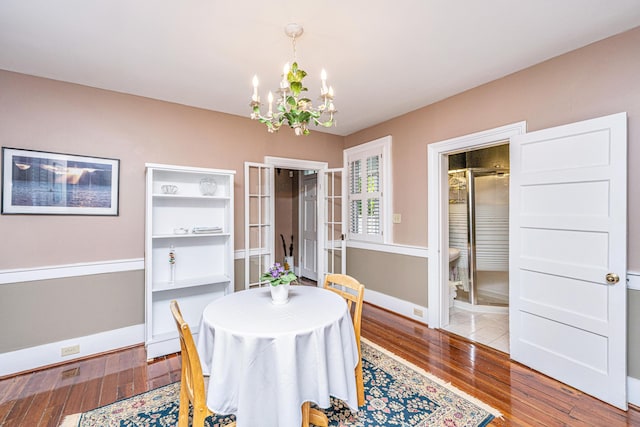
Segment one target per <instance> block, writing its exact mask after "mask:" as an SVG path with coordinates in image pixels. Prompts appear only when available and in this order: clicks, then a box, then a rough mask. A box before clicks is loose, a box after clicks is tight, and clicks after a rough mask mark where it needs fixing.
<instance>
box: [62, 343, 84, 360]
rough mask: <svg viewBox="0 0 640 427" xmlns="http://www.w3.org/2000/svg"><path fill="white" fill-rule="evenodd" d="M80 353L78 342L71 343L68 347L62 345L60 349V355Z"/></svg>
mask: <svg viewBox="0 0 640 427" xmlns="http://www.w3.org/2000/svg"><path fill="white" fill-rule="evenodd" d="M78 353H80V344H76V345H72V346H69V347H62V348H61V349H60V356H62V357H64V356H71V355H72V354H78Z"/></svg>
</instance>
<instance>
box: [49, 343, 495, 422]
mask: <svg viewBox="0 0 640 427" xmlns="http://www.w3.org/2000/svg"><path fill="white" fill-rule="evenodd" d="M362 358H363V367H364V370H363V373H364V387H365V400H366V402H365V404H364V405H362V406H361V407H360V409H359V411H358V412H351V411H350V410H349V408H348V407H347V406H346V405H345V404H344V403H343V402H342V401H340V400H337V399H332V404H333V406H332V408H330V409H324V412H325V414H327V417H328V418H329V425H330V426H332V427H387V426H401V427H410V426H415V427H427V426H429V427H434V426H441V427H476V426H486V425H487V424H489V422H491V420H492V419H493V418H494V417H499V416H500V414H499V413H498V412H497V411H496V410H495V409H493V408H490V407H489V406H487V405H485V404H483V403H482V402H480V401H478V400H477V399H474V398H473V397H471V396H469V395H467V394H465V393H464V392H462V391H460V390H458V389H456V388H454V387H453V386H451V385H449V384H447V383H445V382H444V381H442V380H440V379H439V378H436V377H434V376H433V375H431V374H429V373H427V372H425V371H423V370H422V369H420V368H418V367H416V366H414V365H412V364H411V363H409V362H407V361H406V360H403V359H401V358H400V357H398V356H396V355H394V354H392V353H390V352H388V351H387V350H385V349H383V348H381V347H379V346H377V345H375V344H373V343H371V342H369V341H367V340H365V339H363V340H362ZM179 394H180V384H179V383H174V384H170V385H167V386H164V387H160V388H157V389H155V390H151V391H148V392H146V393H142V394H139V395H137V396H133V397H131V398H128V399H125V400H121V401H118V402H115V403H113V404H111V405H107V406H103V407H101V408H98V409H94V410H92V411H88V412H85V413H82V414H75V415H71V416H69V417H67V418H66V419H65V420H64V422H63V424H62V425H61V427H106V426H109V427H111V426H119V427H133V426H136V427H142V426H144V427H161V426H162V427H165V426H174V425H176V424H177V422H178V398H179ZM233 419H234V417H233V416H226V417H225V416H216V417H214V418H211V417H210V418H208V419H207V426H208V427H219V426H221V425H225V424H227V423H229V422H230V421H233Z"/></svg>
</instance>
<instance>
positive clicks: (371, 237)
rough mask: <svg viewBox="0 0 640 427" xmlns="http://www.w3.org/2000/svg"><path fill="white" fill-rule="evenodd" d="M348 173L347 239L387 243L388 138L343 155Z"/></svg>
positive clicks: (389, 152)
mask: <svg viewBox="0 0 640 427" xmlns="http://www.w3.org/2000/svg"><path fill="white" fill-rule="evenodd" d="M344 157H345V169H346V171H347V174H348V177H347V179H348V181H347V182H348V198H349V199H348V220H349V224H348V227H349V238H350V239H352V240H365V241H370V242H377V243H383V242H384V243H388V242H391V236H390V231H391V227H390V225H388V223H387V221H388V220H389V219H390V217H391V215H390V213H389V212H390V208H391V207H390V200H391V198H390V197H389V195H390V188H391V172H390V171H391V168H390V165H391V159H390V157H391V137H390V136H386V137H384V138H380V139H376V140H375V141H371V142H368V143H366V144H362V145H359V146H356V147H353V148H349V149H348V150H345V152H344Z"/></svg>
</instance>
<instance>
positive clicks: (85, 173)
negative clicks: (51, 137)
mask: <svg viewBox="0 0 640 427" xmlns="http://www.w3.org/2000/svg"><path fill="white" fill-rule="evenodd" d="M119 182H120V160H119V159H109V158H103V157H89V156H82V155H75V154H63V153H54V152H47V151H37V150H27V149H20V148H9V147H2V214H3V215H6V214H34V215H109V216H117V215H118V214H119V206H118V205H119V203H118V193H119V185H120V184H119Z"/></svg>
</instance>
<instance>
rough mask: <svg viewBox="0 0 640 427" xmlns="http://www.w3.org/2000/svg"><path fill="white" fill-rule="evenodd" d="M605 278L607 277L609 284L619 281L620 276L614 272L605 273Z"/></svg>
mask: <svg viewBox="0 0 640 427" xmlns="http://www.w3.org/2000/svg"><path fill="white" fill-rule="evenodd" d="M605 278H606V279H607V283H608V284H610V285H615V284H616V283H618V282H619V281H620V276H618V275H617V274H616V273H607V275H606V276H605Z"/></svg>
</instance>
